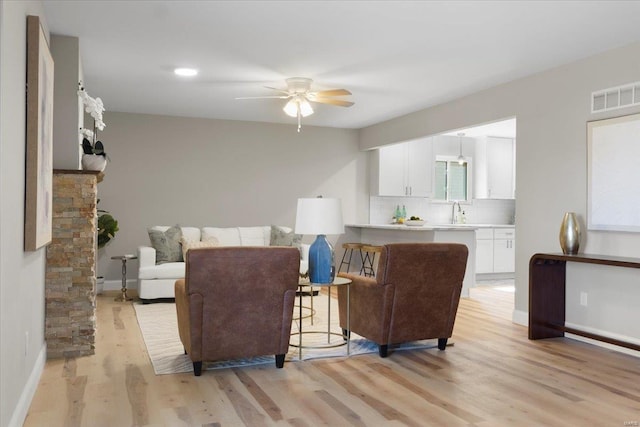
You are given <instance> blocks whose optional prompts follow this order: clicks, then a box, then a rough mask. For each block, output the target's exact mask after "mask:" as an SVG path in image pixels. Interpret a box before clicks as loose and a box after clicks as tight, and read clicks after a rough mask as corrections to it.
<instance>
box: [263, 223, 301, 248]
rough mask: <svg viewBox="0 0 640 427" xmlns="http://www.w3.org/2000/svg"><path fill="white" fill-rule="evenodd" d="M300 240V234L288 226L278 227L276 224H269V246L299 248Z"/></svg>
mask: <svg viewBox="0 0 640 427" xmlns="http://www.w3.org/2000/svg"><path fill="white" fill-rule="evenodd" d="M301 241H302V235H301V234H295V233H294V232H293V230H291V229H289V228H284V227H279V226H277V225H272V226H271V239H270V241H269V246H295V247H297V248H300V242H301Z"/></svg>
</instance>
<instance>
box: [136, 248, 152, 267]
mask: <svg viewBox="0 0 640 427" xmlns="http://www.w3.org/2000/svg"><path fill="white" fill-rule="evenodd" d="M154 265H156V250H155V249H154V248H152V247H151V246H138V266H139V268H145V267H153V266H154Z"/></svg>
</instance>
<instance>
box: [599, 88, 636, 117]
mask: <svg viewBox="0 0 640 427" xmlns="http://www.w3.org/2000/svg"><path fill="white" fill-rule="evenodd" d="M633 105H640V82H635V83H629V84H626V85H622V86H617V87H612V88H609V89H604V90H599V91H597V92H591V113H599V112H601V111H609V110H615V109H618V108H625V107H631V106H633Z"/></svg>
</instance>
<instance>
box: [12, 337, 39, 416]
mask: <svg viewBox="0 0 640 427" xmlns="http://www.w3.org/2000/svg"><path fill="white" fill-rule="evenodd" d="M46 361H47V343H46V342H43V343H42V348H41V349H40V353H39V354H38V358H37V359H36V363H35V364H34V366H33V369H32V370H31V374H30V375H29V379H28V380H27V383H26V384H25V386H24V389H22V393H21V394H20V399H19V400H18V404H17V405H16V409H15V410H14V411H13V416H12V417H11V420H9V427H20V426H22V425H23V424H24V421H25V420H26V418H27V414H28V413H29V407H30V406H31V401H32V400H33V396H35V394H36V390H37V389H38V383H39V382H40V377H41V376H42V372H43V371H44V364H45V363H46Z"/></svg>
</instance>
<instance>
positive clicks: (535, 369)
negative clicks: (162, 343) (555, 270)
mask: <svg viewBox="0 0 640 427" xmlns="http://www.w3.org/2000/svg"><path fill="white" fill-rule="evenodd" d="M512 308H513V294H511V293H508V292H503V291H499V290H495V289H490V288H480V289H474V291H473V293H472V298H471V299H463V300H462V301H461V306H460V310H459V312H458V317H457V320H456V326H455V330H454V334H453V339H452V340H453V341H454V342H455V345H454V346H452V347H448V348H447V350H446V351H438V350H437V349H429V350H417V351H402V352H395V353H391V354H390V356H389V357H388V358H386V359H381V358H380V357H379V356H378V355H377V354H371V355H360V356H353V357H351V358H340V359H327V360H315V361H303V362H291V363H286V364H285V366H284V368H283V369H276V368H275V365H261V366H256V367H248V368H239V369H228V370H216V371H206V372H203V375H202V376H201V377H194V376H193V375H192V374H179V375H161V376H156V375H155V374H154V373H153V369H152V367H151V363H150V362H149V360H148V358H147V354H146V349H145V346H144V342H143V341H142V337H141V335H140V331H139V329H138V325H137V321H136V317H135V313H134V310H133V308H132V306H131V304H130V303H116V302H114V301H113V295H105V296H100V297H99V298H98V311H97V322H98V335H97V339H96V354H95V355H94V356H90V357H83V358H78V359H67V360H55V361H49V362H47V364H46V367H45V370H44V373H43V375H42V378H41V380H40V384H39V386H38V390H37V392H36V395H35V398H34V400H33V402H32V405H31V409H30V412H29V414H28V417H27V420H26V423H25V425H26V426H92V427H93V426H130V425H136V426H138V425H140V426H151V425H153V426H183V425H186V426H200V425H202V426H242V425H249V426H275V425H278V426H315V425H329V426H347V425H354V426H400V425H407V426H463V425H467V426H468V425H475V426H578V425H584V426H623V425H638V422H639V421H640V381H639V380H640V358H635V357H632V356H629V355H625V354H622V353H617V352H613V351H609V350H606V349H602V348H600V347H595V346H591V345H589V344H585V343H581V342H578V341H573V340H570V339H564V338H563V339H553V340H542V341H529V340H528V339H527V330H526V328H524V327H522V326H518V325H515V324H513V323H511V321H510V318H511V310H512Z"/></svg>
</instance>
